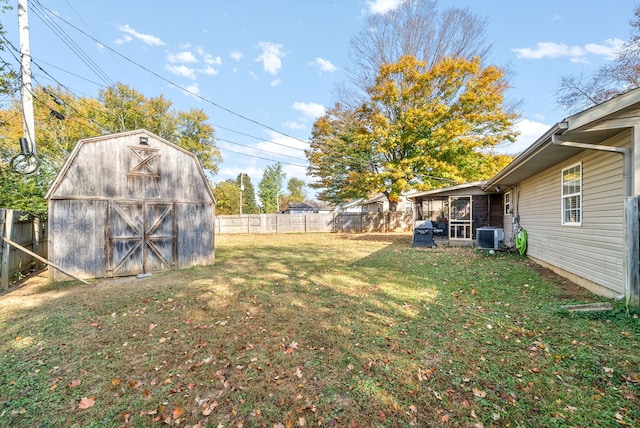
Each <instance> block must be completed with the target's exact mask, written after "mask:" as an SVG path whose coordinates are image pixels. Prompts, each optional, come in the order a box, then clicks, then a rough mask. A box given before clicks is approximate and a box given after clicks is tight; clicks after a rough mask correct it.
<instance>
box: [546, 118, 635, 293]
mask: <svg viewBox="0 0 640 428" xmlns="http://www.w3.org/2000/svg"><path fill="white" fill-rule="evenodd" d="M568 127H569V124H568V123H567V122H561V123H558V129H559V130H560V131H562V130H565V129H567V128H568ZM560 137H561V133H554V134H553V135H551V142H552V143H553V144H555V145H558V146H563V147H576V148H579V149H585V150H597V151H601V152H609V153H618V154H621V155H622V156H623V158H624V167H623V171H622V180H623V195H624V197H625V198H628V197H630V196H633V195H632V190H631V189H632V181H631V180H632V175H631V168H632V167H631V165H632V164H631V151H629V150H627V149H624V148H622V147H611V146H598V145H594V144H585V143H576V142H573V141H565V140H563V139H561V138H560ZM624 217H625V220H624V223H625V232H624V233H625V241H628V240H635V238H634V236H637V230H636V231H635V234H632V235H634V236H630V235H629V234H630V231H629V229H631V228H629V226H628V225H629V221H628V220H627V218H626V217H627V210H626V209H625V211H624ZM630 238H631V239H630ZM625 253H626V255H625V259H624V260H623V265H624V266H625V272H624V274H625V281H624V282H625V284H624V287H625V293H624V294H623V295H618V296H614V298H615V299H616V300H622V299H623V298H625V296H626V300H627V305H629V301H630V298H631V297H632V296H631V295H632V293H631V290H632V288H633V287H632V284H633V282H635V281H637V277H635V275H633V274H630V273H629V269H630V267H634V266H635V267H636V269H637V265H636V264H635V262H634V261H633V260H629V257H632V258H634V257H637V254H638V253H637V248H636V249H635V250H634V249H631V251H629V249H626V250H625ZM631 270H632V271H633V269H631ZM636 298H637V295H636Z"/></svg>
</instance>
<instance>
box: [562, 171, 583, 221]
mask: <svg viewBox="0 0 640 428" xmlns="http://www.w3.org/2000/svg"><path fill="white" fill-rule="evenodd" d="M562 224H564V225H574V226H580V225H581V224H582V164H577V165H573V166H571V167H569V168H566V169H563V170H562Z"/></svg>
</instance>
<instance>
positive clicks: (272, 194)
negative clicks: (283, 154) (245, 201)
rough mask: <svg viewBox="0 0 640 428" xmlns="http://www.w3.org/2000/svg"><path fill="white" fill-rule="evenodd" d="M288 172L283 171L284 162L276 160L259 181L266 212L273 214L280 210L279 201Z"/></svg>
mask: <svg viewBox="0 0 640 428" xmlns="http://www.w3.org/2000/svg"><path fill="white" fill-rule="evenodd" d="M285 177H286V174H285V173H284V171H282V164H280V162H276V163H275V164H274V165H269V166H267V168H266V169H265V171H264V174H263V175H262V180H260V183H258V197H259V198H260V201H261V202H262V208H263V210H264V212H265V213H267V214H272V213H277V212H279V211H280V207H279V202H280V197H281V196H282V195H283V193H282V184H283V182H284V179H285Z"/></svg>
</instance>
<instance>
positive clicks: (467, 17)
mask: <svg viewBox="0 0 640 428" xmlns="http://www.w3.org/2000/svg"><path fill="white" fill-rule="evenodd" d="M486 27H487V22H486V19H481V18H479V17H477V16H475V15H473V14H472V13H471V11H470V10H469V9H467V8H458V7H445V8H442V7H440V5H439V4H438V2H437V1H434V0H401V1H400V4H399V5H398V7H397V8H395V9H393V10H390V11H388V12H387V13H384V14H372V15H370V16H369V17H368V18H367V19H366V21H365V22H364V23H363V25H362V27H361V28H360V30H359V31H358V32H357V33H356V34H355V35H354V37H353V38H352V39H351V44H350V47H351V49H350V52H349V54H350V61H349V63H348V64H347V66H346V71H347V78H348V85H349V86H346V87H344V88H341V90H340V91H339V94H340V95H341V99H340V100H339V101H340V103H341V104H344V105H348V106H349V107H352V108H357V106H358V105H360V104H362V103H363V102H365V100H366V99H367V98H368V94H367V91H368V88H370V87H371V86H373V85H374V84H375V80H376V77H377V76H378V73H379V71H380V67H381V66H382V65H383V64H393V63H396V62H398V61H399V60H400V58H402V57H403V56H413V57H416V58H417V59H419V60H420V61H424V62H425V63H426V66H427V67H428V68H431V67H433V66H434V65H435V64H436V63H438V62H439V61H440V60H441V59H442V58H444V57H454V58H466V59H472V58H475V57H480V58H484V57H486V56H487V55H488V53H489V51H490V49H491V43H490V42H489V41H488V40H487V32H486ZM354 102H355V104H354Z"/></svg>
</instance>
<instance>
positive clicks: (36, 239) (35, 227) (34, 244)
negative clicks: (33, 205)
mask: <svg viewBox="0 0 640 428" xmlns="http://www.w3.org/2000/svg"><path fill="white" fill-rule="evenodd" d="M31 226H32V227H31V229H32V232H31V233H33V235H32V238H31V251H33V252H34V253H36V254H38V255H40V219H39V218H38V217H37V216H34V217H33V223H32V225H31Z"/></svg>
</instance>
